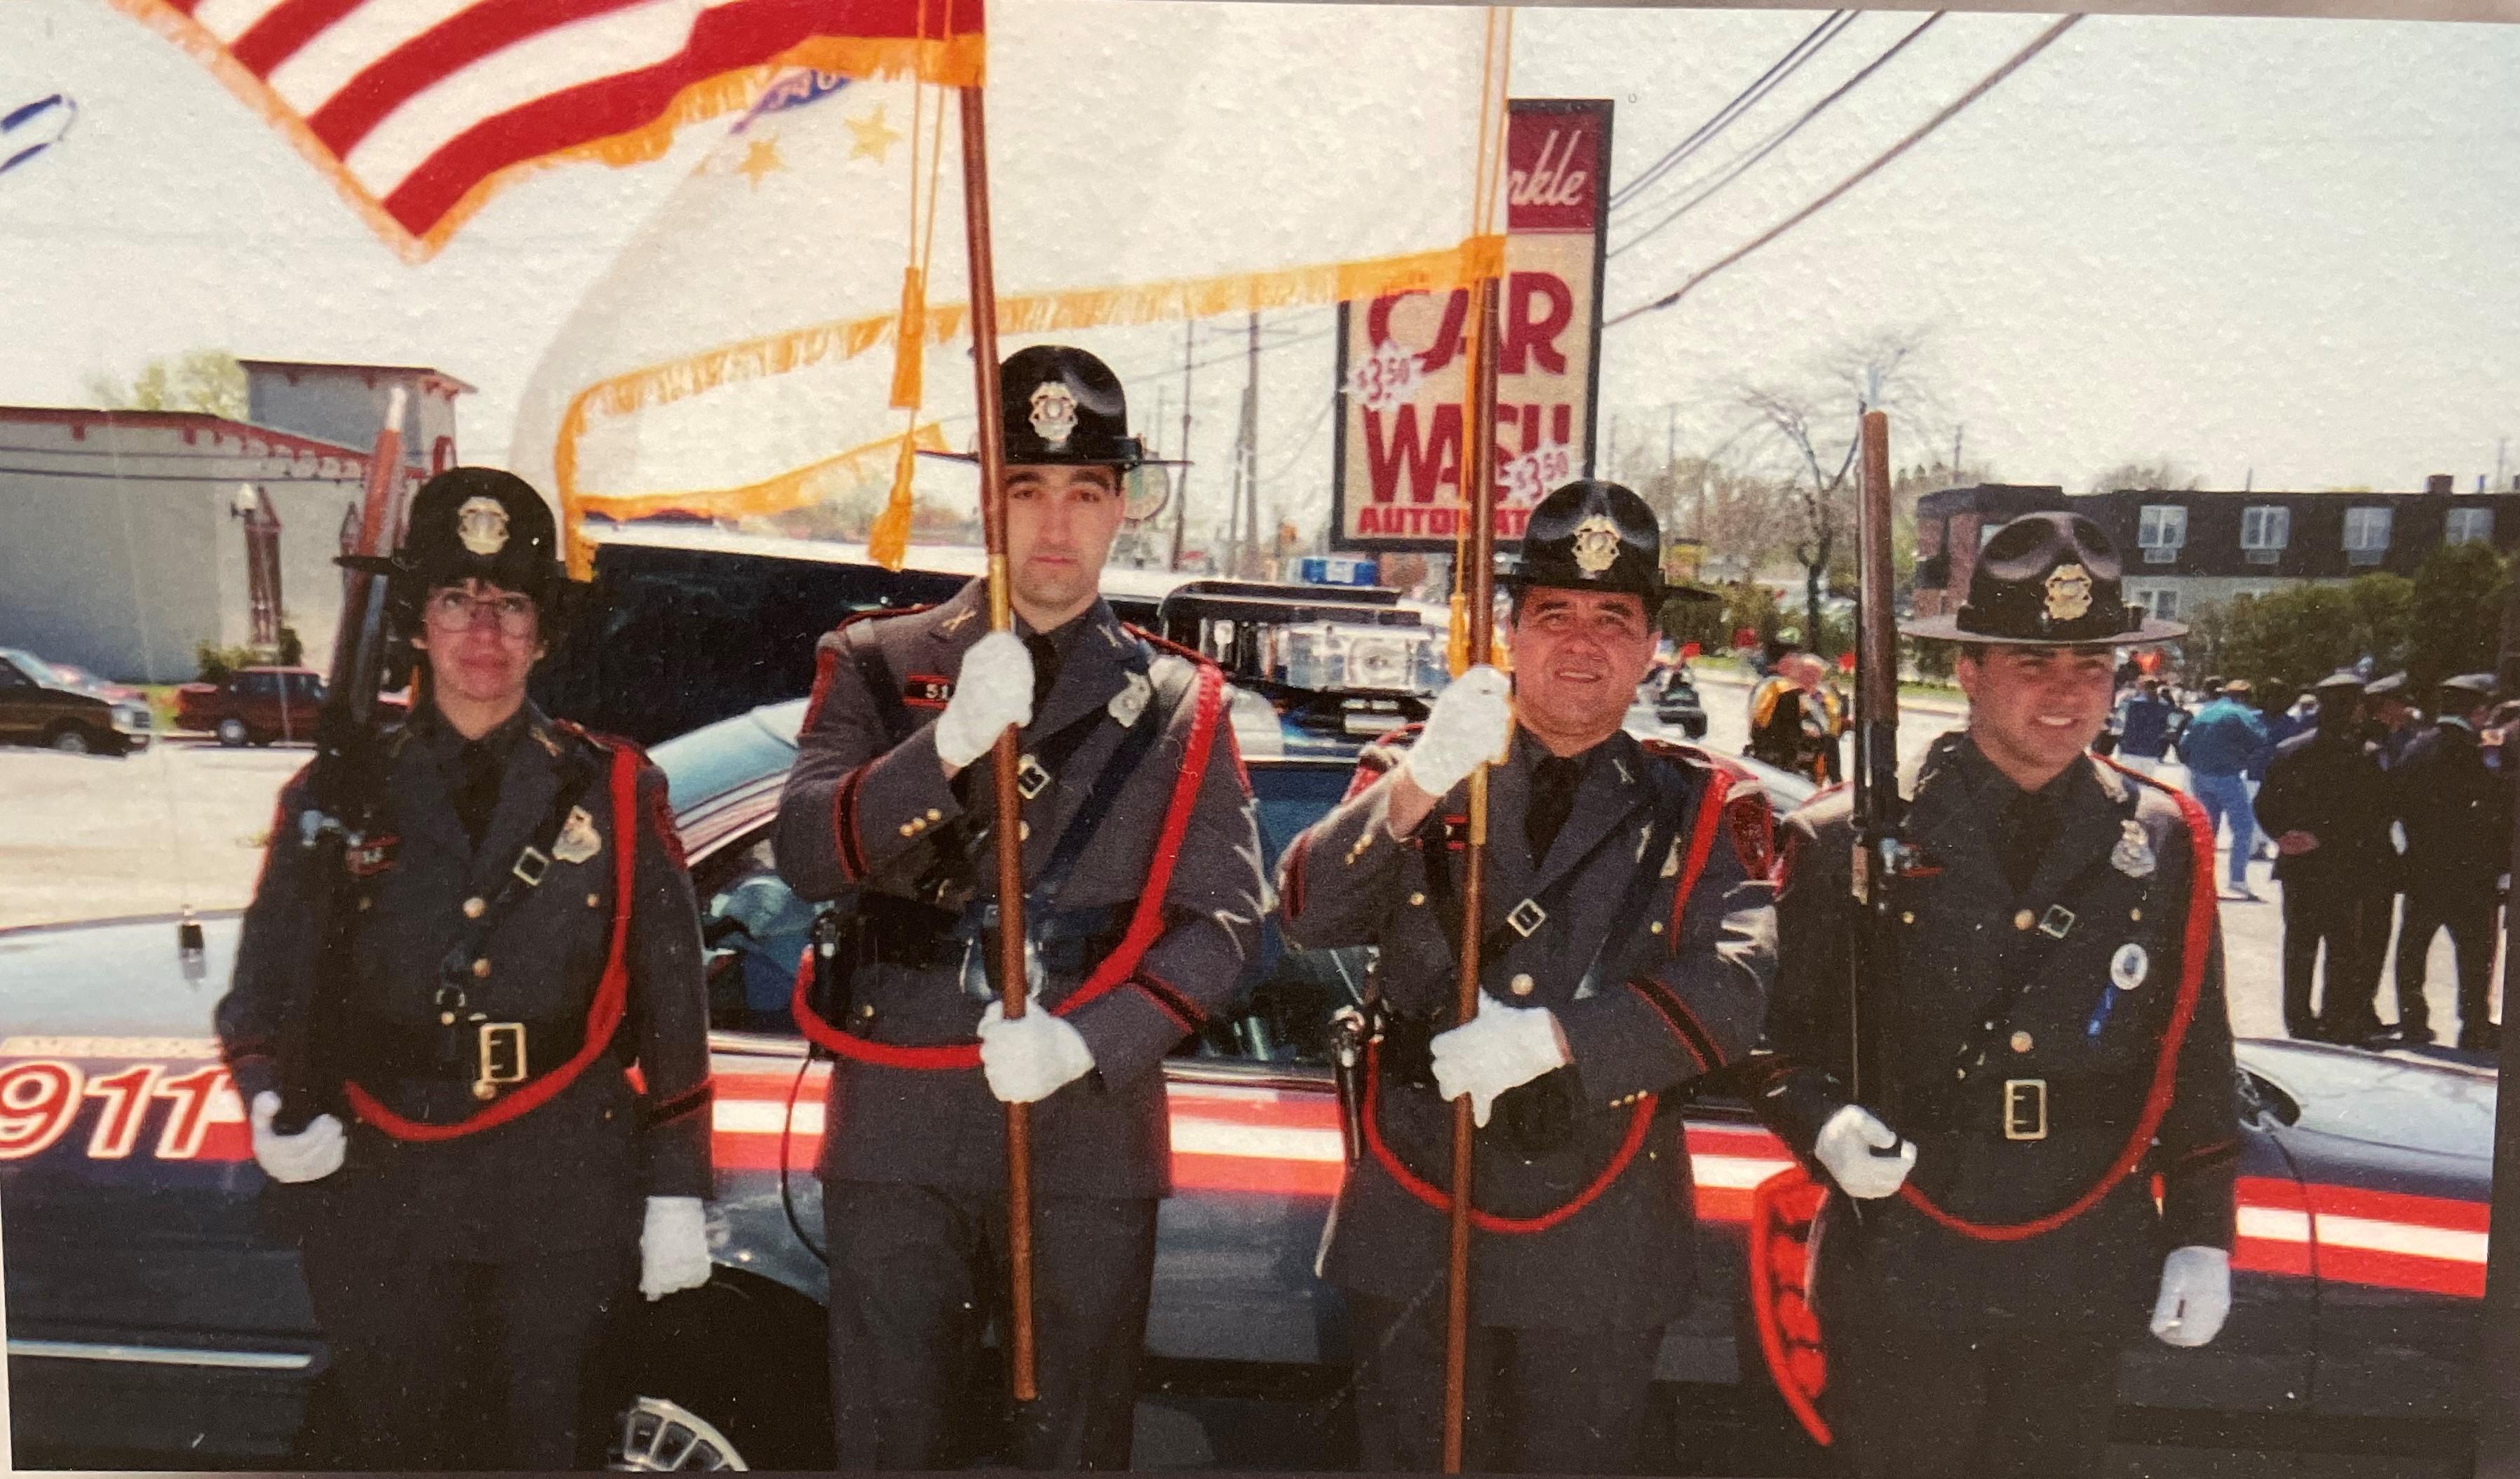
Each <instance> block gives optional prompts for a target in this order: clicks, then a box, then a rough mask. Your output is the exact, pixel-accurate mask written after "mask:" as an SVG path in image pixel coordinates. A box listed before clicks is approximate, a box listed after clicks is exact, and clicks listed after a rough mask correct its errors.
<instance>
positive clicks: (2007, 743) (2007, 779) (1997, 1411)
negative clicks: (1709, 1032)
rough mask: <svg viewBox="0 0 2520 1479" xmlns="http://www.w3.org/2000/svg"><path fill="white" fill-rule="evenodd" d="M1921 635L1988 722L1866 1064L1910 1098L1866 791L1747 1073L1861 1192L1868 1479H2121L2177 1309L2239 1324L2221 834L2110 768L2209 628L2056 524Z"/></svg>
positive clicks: (1827, 1277) (1798, 1143)
mask: <svg viewBox="0 0 2520 1479" xmlns="http://www.w3.org/2000/svg"><path fill="white" fill-rule="evenodd" d="M1903 630H1905V631H1906V632H1907V633H1908V634H1909V635H1910V636H1913V637H1919V638H1925V639H1929V640H1936V641H1945V642H1958V643H1960V644H1961V648H1960V655H1959V660H1958V677H1959V681H1960V685H1961V687H1962V688H1963V689H1964V690H1965V691H1966V692H1967V694H1968V696H1969V724H1968V728H1967V729H1966V730H1965V731H1962V732H1960V733H1957V734H1952V735H1946V736H1944V737H1943V738H1942V739H1939V740H1937V741H1936V742H1935V743H1934V745H1933V746H1932V748H1931V750H1930V752H1929V753H1928V754H1927V756H1926V757H1925V760H1924V764H1923V768H1922V770H1921V773H1920V774H1919V776H1918V778H1917V780H1916V782H1915V784H1914V788H1913V789H1914V794H1913V803H1912V805H1911V808H1910V810H1909V813H1908V840H1909V842H1910V844H1911V845H1912V847H1913V854H1912V855H1911V856H1910V857H1909V858H1908V859H1907V861H1906V862H1905V864H1904V865H1903V866H1902V867H1901V868H1900V869H1899V870H1898V875H1897V876H1896V877H1894V878H1892V879H1890V880H1889V881H1888V886H1889V887H1890V888H1891V890H1892V898H1891V902H1892V905H1893V908H1894V909H1895V918H1896V919H1897V920H1898V924H1899V928H1898V931H1897V933H1898V942H1897V943H1898V949H1897V952H1896V954H1897V961H1896V970H1895V983H1894V984H1891V985H1888V986H1887V987H1885V986H1883V985H1882V984H1879V983H1878V982H1869V983H1868V986H1867V994H1866V996H1865V999H1864V1008H1865V1015H1864V1023H1863V1025H1864V1028H1865V1030H1866V1031H1867V1032H1871V1033H1880V1034H1883V1035H1884V1036H1883V1037H1882V1038H1880V1039H1878V1040H1875V1041H1872V1042H1870V1043H1868V1045H1867V1048H1866V1051H1865V1053H1864V1056H1863V1059H1862V1061H1863V1062H1864V1063H1865V1065H1866V1071H1867V1073H1868V1074H1876V1075H1878V1076H1879V1077H1880V1078H1881V1079H1882V1080H1884V1081H1880V1082H1876V1081H1875V1080H1874V1079H1873V1078H1867V1079H1866V1080H1865V1081H1864V1082H1863V1084H1862V1089H1863V1094H1864V1099H1863V1102H1862V1103H1856V1102H1853V1101H1852V1098H1853V1095H1852V1091H1851V1090H1850V1087H1849V1080H1850V1070H1851V1068H1852V1059H1853V1057H1854V1053H1855V1052H1856V1049H1855V1047H1854V1045H1853V1043H1852V1042H1851V1040H1850V1038H1851V1032H1852V1030H1853V1025H1854V1024H1852V1023H1850V1021H1849V1019H1848V1005H1847V1004H1848V961H1847V955H1846V952H1847V949H1848V944H1849V939H1850V935H1851V932H1852V930H1853V929H1854V927H1855V925H1856V919H1855V914H1854V906H1853V905H1852V902H1851V900H1850V898H1849V888H1848V879H1849V872H1850V860H1851V857H1852V851H1851V849H1852V846H1853V841H1854V829H1853V823H1852V806H1851V797H1850V796H1849V795H1848V794H1847V793H1845V792H1830V793H1824V794H1823V795H1822V796H1819V797H1816V798H1815V799H1814V800H1813V801H1811V802H1810V803H1809V804H1808V805H1806V806H1804V807H1803V808H1802V809H1800V810H1799V811H1797V812H1796V813H1795V814H1794V815H1793V816H1791V817H1789V818H1787V819H1786V822H1785V827H1784V857H1783V863H1782V867H1781V871H1780V874H1779V883H1778V906H1777V914H1778V933H1779V938H1780V940H1781V942H1782V943H1781V952H1780V958H1779V961H1778V979H1777V991H1776V998H1775V1003H1774V1006H1773V1008H1772V1010H1771V1012H1770V1014H1769V1018H1768V1033H1769V1038H1770V1042H1771V1045H1772V1048H1773V1050H1774V1053H1775V1056H1773V1057H1771V1058H1768V1059H1765V1060H1763V1062H1762V1063H1760V1064H1759V1065H1757V1066H1756V1067H1755V1069H1754V1070H1753V1071H1752V1072H1750V1073H1749V1074H1748V1075H1746V1076H1747V1077H1748V1078H1749V1079H1750V1081H1751V1084H1752V1092H1751V1097H1752V1101H1753V1103H1754V1104H1755V1105H1756V1106H1757V1107H1758V1109H1759V1111H1760V1113H1761V1116H1762V1117H1763V1118H1764V1119H1766V1120H1767V1122H1768V1123H1769V1125H1770V1126H1771V1127H1772V1128H1773V1129H1775V1130H1776V1131H1777V1133H1778V1135H1779V1136H1780V1137H1782V1138H1783V1139H1784V1140H1785V1142H1786V1143H1787V1144H1789V1145H1790V1146H1792V1147H1793V1149H1794V1150H1795V1152H1796V1153H1797V1154H1799V1155H1800V1156H1802V1157H1803V1158H1805V1160H1806V1161H1807V1162H1813V1163H1816V1164H1817V1166H1818V1168H1819V1170H1820V1171H1821V1172H1823V1173H1824V1174H1825V1176H1826V1178H1827V1180H1828V1182H1829V1184H1830V1185H1831V1187H1832V1188H1833V1189H1832V1192H1831V1195H1830V1196H1829V1198H1828V1200H1827V1202H1826V1203H1825V1205H1824V1207H1823V1211H1822V1214H1821V1219H1820V1225H1819V1228H1818V1232H1817V1236H1818V1240H1819V1246H1818V1248H1817V1250H1816V1252H1815V1254H1814V1259H1815V1262H1816V1265H1817V1267H1816V1270H1815V1275H1816V1277H1815V1286H1816V1291H1817V1298H1816V1300H1815V1308H1816V1310H1817V1313H1818V1314H1819V1317H1820V1321H1821V1326H1822V1332H1823V1338H1824V1340H1825V1342H1826V1347H1827V1358H1828V1385H1827V1391H1826V1394H1825V1397H1824V1402H1825V1412H1826V1414H1827V1417H1828V1421H1829V1425H1830V1427H1831V1429H1832V1430H1833V1432H1834V1434H1835V1435H1836V1440H1837V1444H1838V1447H1839V1450H1840V1453H1841V1457H1842V1461H1843V1462H1844V1463H1845V1465H1846V1466H1847V1468H1848V1469H1849V1470H1850V1471H1851V1472H1853V1473H1855V1474H1858V1475H1863V1476H1887V1475H1916V1476H1934V1479H1945V1476H1952V1475H2016V1474H2017V1475H2033V1474H2035V1475H2041V1476H2048V1475H2069V1474H2093V1473H2097V1472H2098V1465H2099V1464H2100V1463H2101V1462H2102V1461H2103V1458H2104V1457H2105V1450H2106V1445H2107V1442H2108V1426H2109V1413H2110V1411H2111V1408H2112V1406H2113V1401H2114V1391H2115V1381H2116V1372H2117V1362H2118V1352H2119V1349H2120V1347H2121V1346H2122V1345H2123V1344H2124V1343H2125V1341H2126V1340H2127V1339H2128V1338H2129V1337H2130V1336H2131V1335H2132V1334H2133V1332H2134V1331H2135V1330H2136V1329H2137V1328H2138V1321H2139V1320H2140V1319H2141V1317H2142V1314H2143V1311H2144V1310H2145V1309H2146V1307H2147V1306H2146V1301H2147V1300H2150V1301H2151V1303H2150V1306H2149V1307H2150V1309H2151V1311H2152V1321H2151V1327H2152V1332H2153V1333H2154V1334H2155V1335H2157V1336H2159V1337H2160V1338H2161V1339H2162V1340H2164V1341H2167V1342H2168V1343H2170V1344H2172V1345H2178V1346H2196V1345H2202V1344H2204V1343H2205V1342H2206V1341H2208V1340H2211V1339H2212V1338H2213V1337H2214V1335H2215V1333H2216V1331H2217V1330H2218V1329H2219V1328H2220V1327H2221V1325H2222V1322H2223V1319H2224V1317H2225V1315H2226V1314H2227V1313H2228V1309H2229V1304H2230V1277H2229V1272H2228V1269H2229V1254H2228V1250H2229V1248H2230V1246H2231V1235H2232V1221H2233V1210H2232V1175H2233V1165H2234V1162H2235V1158H2236V1156H2237V1153H2238V1125H2237V1117H2236V1112H2235V1106H2234V1102H2233V1087H2232V1086H2233V1082H2234V1081H2233V1074H2232V1064H2231V1044H2230V1031H2229V1026H2228V1020H2227V1018H2226V1016H2225V1012H2224V1000H2223V964H2222V946H2221V942H2220V936H2219V934H2218V932H2217V930H2216V926H2215V919H2214V893H2213V883H2214V880H2213V876H2212V862H2213V855H2212V852H2211V851H2210V849H2209V848H2208V847H2207V844H2205V843H2204V842H2202V841H2200V839H2201V838H2203V837H2205V836H2207V835H2208V834H2207V833H2206V832H2205V830H2204V824H2203V821H2202V818H2201V816H2200V815H2199V814H2198V813H2197V812H2196V811H2195V809H2194V806H2193V803H2191V802H2188V801H2186V800H2185V799H2184V798H2183V797H2182V796H2180V795H2179V794H2178V793H2177V792H2174V791H2171V790H2170V789H2168V788H2167V787H2164V786H2161V785H2159V784H2155V783H2151V782H2149V781H2146V780H2144V779H2142V778H2140V777H2138V776H2136V775H2134V774H2132V773H2130V772H2126V771H2122V770H2119V769H2117V768H2116V767H2114V766H2111V765H2109V764H2107V763H2105V762H2103V761H2100V760H2098V759H2096V758H2094V757H2093V756H2092V755H2090V754H2088V753H2086V751H2087V748H2088V746H2089V745H2090V744H2091V742H2092V740H2093V738H2094V737H2095V736H2097V735H2098V734H2099V732H2100V727H2101V724H2102V723H2103V721H2104V720H2105V719H2106V718H2107V715H2108V709H2109V689H2110V665H2111V657H2110V650H2111V647H2112V646H2113V645H2115V644H2123V643H2129V642H2149V641H2156V640H2159V639H2162V638H2166V637H2173V636H2177V635H2178V634H2179V633H2180V632H2181V631H2183V628H2181V627H2179V626H2176V625H2174V624H2171V623H2167V622H2160V621H2154V620H2151V619H2149V618H2148V617H2146V616H2145V615H2144V613H2143V611H2142V609H2141V608H2140V607H2129V606H2128V605H2125V604H2124V602H2123V601H2122V599H2121V596H2120V587H2119V563H2118V558H2117V555H2116V552H2115V551H2114V550H2113V549H2112V548H2111V547H2110V545H2109V542H2108V539H2107V536H2106V535H2104V534H2103V533H2102V532H2101V531H2100V529H2099V527H2098V526H2097V525H2095V524H2093V523H2092V522H2091V521H2090V520H2089V519H2086V518H2083V517H2081V516H2079V515H2067V514H2032V515H2025V516H2023V517H2020V518H2017V519H2014V520H2013V521H2011V522H2010V523H2008V524H2006V525H2005V526H2004V527H2003V528H2002V529H2001V530H1999V531H1998V532H1997V533H1996V535H1995V536H1994V538H1993V539H1992V540H1990V541H1989V542H1988V544H1987V546H1986V549H1985V552H1984V553H1983V554H1982V555H1981V556H1980V557H1979V560H1978V564H1977V568H1976V570H1975V571H1974V573H1973V574H1972V575H1971V577H1970V581H1969V599H1968V602H1967V604H1966V605H1963V606H1962V607H1961V608H1960V609H1959V610H1958V612H1957V613H1956V614H1954V615H1949V616H1943V617H1938V618H1933V619H1929V620H1923V621H1918V622H1914V623H1911V624H1909V625H1907V626H1906V627H1905V628H1903ZM2191 924H2194V925H2196V926H2197V927H2198V928H2199V929H2200V930H2201V931H2202V934H2201V940H2200V944H2201V947H2202V954H2201V957H2200V956H2199V955H2198V954H2196V953H2191V952H2190V951H2189V950H2188V949H2187V948H2186V940H2187V936H2188V930H2189V927H2190V925H2191ZM1912 1170H1913V1175H1911V1174H1910V1173H1911V1171H1912ZM2155 1175H2158V1176H2159V1177H2160V1178H2161V1179H2162V1182H2163V1192H2162V1200H2161V1204H2160V1206H2159V1208H2158V1209H2156V1208H2155V1206H2154V1202H2153V1195H2152V1178H2153V1177H2154V1176H2155ZM1894 1192H1895V1193H1898V1194H1897V1195H1895V1196H1894V1195H1893V1193H1894Z"/></svg>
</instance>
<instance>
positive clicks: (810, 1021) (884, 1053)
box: [787, 662, 1225, 1071]
mask: <svg viewBox="0 0 2520 1479" xmlns="http://www.w3.org/2000/svg"><path fill="white" fill-rule="evenodd" d="M1224 698H1225V674H1224V673H1223V671H1221V670H1220V669H1219V668H1217V666H1216V665H1215V664H1214V663H1210V662H1201V663H1199V667H1198V682H1197V686H1196V687H1195V688H1194V689H1193V697H1192V702H1193V708H1192V710H1191V725H1190V744H1189V747H1188V749H1187V751H1186V752H1185V753H1184V755H1183V757H1182V771H1181V779H1180V780H1178V781H1177V782H1175V783H1174V784H1173V794H1172V800H1171V803H1170V804H1169V805H1168V806H1167V807H1166V808H1165V811H1164V826H1163V830H1162V831H1161V832H1159V833H1158V834H1157V835H1156V839H1155V854H1154V859H1153V861H1152V864H1151V865H1150V866H1149V867H1148V871H1147V887H1146V891H1145V892H1144V893H1141V894H1140V895H1138V907H1137V909H1136V910H1135V911H1134V912H1132V913H1131V915H1130V916H1129V928H1128V931H1127V932H1126V933H1125V934H1123V935H1122V936H1121V938H1120V945H1119V948H1118V949H1116V950H1114V951H1112V952H1111V954H1110V955H1108V956H1106V957H1104V958H1103V960H1102V964H1099V965H1097V966H1095V967H1094V973H1093V974H1092V975H1090V976H1087V977H1086V978H1085V982H1084V984H1083V985H1080V986H1078V987H1077V988H1076V990H1074V991H1073V992H1070V993H1069V994H1068V996H1067V998H1066V1000H1064V1001H1062V1002H1060V1003H1059V1004H1058V1005H1057V1007H1054V1008H1051V1011H1052V1012H1053V1014H1055V1015H1057V1016H1066V1015H1068V1014H1070V1013H1071V1012H1074V1011H1075V1010H1077V1009H1078V1008H1081V1007H1083V1006H1085V1005H1086V1004H1087V1003H1089V1002H1091V1001H1093V1000H1094V999H1095V998H1097V997H1100V996H1102V995H1103V994H1104V993H1106V992H1108V991H1110V990H1111V989H1112V988H1114V987H1116V986H1118V985H1120V984H1121V983H1123V982H1125V981H1128V980H1129V978H1130V977H1131V976H1133V975H1135V974H1137V973H1138V963H1139V962H1140V961H1142V960H1144V959H1146V955H1147V951H1148V948H1149V947H1150V946H1152V945H1153V944H1154V943H1155V941H1156V940H1157V939H1158V938H1159V937H1161V936H1162V934H1163V932H1164V895H1165V894H1166V892H1167V891H1169V890H1170V889H1171V887H1172V877H1173V865H1174V864H1176V863H1178V862H1180V861H1181V850H1182V842H1183V840H1184V839H1185V838H1186V837H1188V836H1189V834H1190V821H1191V814H1192V813H1193V811H1195V810H1196V809H1197V805H1198V791H1199V785H1200V784H1201V783H1202V782H1203V781H1204V780H1205V779H1206V776H1207V757H1208V753H1209V751H1210V750H1211V749H1213V748H1214V747H1215V741H1216V731H1217V727H1218V725H1217V720H1218V717H1219V715H1220V714H1221V713H1222V712H1223V711H1224V707H1225V703H1224ZM842 835H843V836H846V835H847V834H846V833H842ZM812 984H813V957H812V956H811V955H810V954H808V955H807V956H806V957H805V959H804V960H803V961H802V962H800V963H799V964H798V967H797V971H796V988H795V990H794V992H793V993H792V994H790V996H789V997H788V1002H787V1006H788V1010H789V1011H790V1012H791V1013H792V1014H793V1015H794V1016H795V1018H796V1026H797V1028H798V1029H799V1030H800V1031H802V1032H803V1033H804V1034H805V1036H806V1037H807V1038H808V1039H809V1040H810V1041H812V1042H813V1043H814V1044H815V1045H816V1046H818V1047H821V1048H826V1049H829V1050H830V1051H831V1052H832V1053H836V1054H838V1055H839V1056H841V1057H844V1058H848V1059H849V1060H851V1061H853V1062H860V1063H874V1064H876V1065H877V1066H878V1067H884V1068H916V1069H925V1070H930V1071H934V1070H942V1069H959V1068H976V1067H978V1066H979V1065H980V1045H979V1044H978V1043H976V1042H971V1043H937V1044H932V1045H928V1046H923V1047H905V1046H903V1045H900V1044H897V1043H876V1042H870V1041H868V1040H867V1039H865V1038H861V1037H852V1036H851V1035H849V1034H848V1033H845V1032H842V1031H840V1030H838V1029H837V1028H835V1027H833V1026H832V1024H831V1023H829V1022H826V1021H824V1020H823V1019H822V1018H821V1017H819V1016H816V1015H815V1014H814V1011H813V1008H811V1007H809V1006H808V1005H807V1004H806V1000H805V999H806V997H807V996H808V995H809V988H810V987H811V986H812ZM1149 994H1150V995H1151V993H1149Z"/></svg>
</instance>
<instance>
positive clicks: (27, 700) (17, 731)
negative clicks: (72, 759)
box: [0, 657, 44, 744]
mask: <svg viewBox="0 0 2520 1479" xmlns="http://www.w3.org/2000/svg"><path fill="white" fill-rule="evenodd" d="M43 694H44V691H43V688H42V687H41V686H40V685H38V684H37V683H36V682H35V681H34V680H33V679H31V678H29V677H27V676H26V675H25V674H23V673H22V672H20V671H18V665H17V664H16V663H14V662H11V661H10V660H9V659H8V658H6V657H0V742H6V743H10V744H28V743H32V742H33V741H35V740H36V739H40V738H42V730H43V711H42V710H43Z"/></svg>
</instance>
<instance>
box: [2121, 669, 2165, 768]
mask: <svg viewBox="0 0 2520 1479" xmlns="http://www.w3.org/2000/svg"><path fill="white" fill-rule="evenodd" d="M2170 709H2171V705H2170V700H2169V699H2167V698H2164V697H2162V696H2161V680H2160V679H2158V678H2153V677H2144V678H2139V679H2138V680H2136V686H2135V688H2134V690H2133V691H2132V692H2130V693H2129V694H2128V695H2126V698H2125V700H2124V701H2123V702H2121V703H2120V704H2119V705H2118V714H2117V721H2118V722H2117V731H2118V753H2117V758H2118V759H2119V760H2120V761H2121V762H2123V763H2124V764H2126V765H2127V766H2128V767H2130V768H2132V769H2135V770H2138V771H2141V772H2143V773H2144V774H2145V775H2147V776H2153V775H2159V774H2160V773H2161V765H2162V755H2163V752H2164V751H2166V750H2168V749H2169V748H2170Z"/></svg>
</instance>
